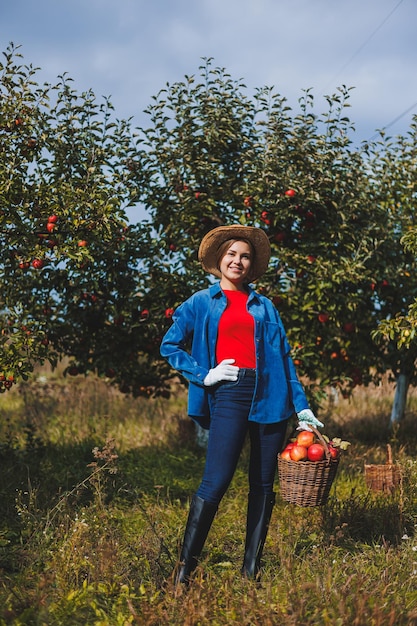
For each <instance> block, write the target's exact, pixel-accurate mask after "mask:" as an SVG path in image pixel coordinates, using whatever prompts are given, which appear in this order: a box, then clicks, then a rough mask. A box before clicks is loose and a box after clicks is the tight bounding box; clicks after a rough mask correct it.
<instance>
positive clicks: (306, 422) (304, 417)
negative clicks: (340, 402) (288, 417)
mask: <svg viewBox="0 0 417 626" xmlns="http://www.w3.org/2000/svg"><path fill="white" fill-rule="evenodd" d="M297 418H298V426H297V430H311V428H310V426H314V427H315V428H319V426H324V424H323V422H320V421H319V420H318V419H317V417H316V416H315V415H314V413H313V411H312V410H311V409H303V410H302V411H300V412H299V413H297Z"/></svg>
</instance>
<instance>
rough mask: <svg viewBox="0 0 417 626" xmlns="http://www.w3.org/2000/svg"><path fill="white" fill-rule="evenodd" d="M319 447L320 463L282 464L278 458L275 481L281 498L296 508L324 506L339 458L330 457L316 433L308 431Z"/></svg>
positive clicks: (322, 440)
mask: <svg viewBox="0 0 417 626" xmlns="http://www.w3.org/2000/svg"><path fill="white" fill-rule="evenodd" d="M312 430H313V432H314V434H315V435H316V436H317V437H318V439H319V440H320V442H321V443H322V444H323V446H324V449H325V452H326V458H325V459H323V461H315V462H313V461H298V462H296V461H286V460H285V459H282V458H281V455H280V454H279V455H278V477H279V485H280V492H281V497H282V498H283V499H284V500H286V501H287V502H291V503H292V504H298V506H320V505H322V504H325V503H326V502H327V499H328V497H329V492H330V489H331V486H332V484H333V481H334V478H335V476H336V472H337V468H338V465H339V457H338V458H336V459H333V458H332V457H331V456H330V452H329V447H328V445H327V443H326V441H325V440H324V439H323V437H322V436H321V434H320V432H319V431H318V430H316V429H315V428H312Z"/></svg>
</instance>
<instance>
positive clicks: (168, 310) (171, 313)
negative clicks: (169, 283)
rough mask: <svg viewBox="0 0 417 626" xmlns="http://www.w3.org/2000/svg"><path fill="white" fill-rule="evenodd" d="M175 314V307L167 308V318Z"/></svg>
mask: <svg viewBox="0 0 417 626" xmlns="http://www.w3.org/2000/svg"><path fill="white" fill-rule="evenodd" d="M173 315H174V309H172V308H168V309H165V317H166V318H167V319H170V318H171V317H172V316H173Z"/></svg>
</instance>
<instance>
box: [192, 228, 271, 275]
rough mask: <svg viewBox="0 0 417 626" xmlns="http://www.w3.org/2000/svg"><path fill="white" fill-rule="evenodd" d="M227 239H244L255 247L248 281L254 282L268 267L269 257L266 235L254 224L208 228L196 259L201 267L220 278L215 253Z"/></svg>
mask: <svg viewBox="0 0 417 626" xmlns="http://www.w3.org/2000/svg"><path fill="white" fill-rule="evenodd" d="M229 239H246V240H247V241H250V243H251V244H252V246H253V247H254V249H255V259H254V262H253V265H252V267H251V270H250V273H249V276H248V282H254V281H256V280H257V279H258V278H260V277H261V276H262V274H264V273H265V272H266V270H267V269H268V263H269V259H270V257H271V244H270V243H269V239H268V235H267V234H266V233H265V231H263V230H262V229H261V228H256V227H255V226H240V225H237V224H236V225H232V226H218V227H217V228H213V230H210V231H209V232H208V233H207V235H205V236H204V237H203V239H202V241H201V243H200V247H199V250H198V259H199V261H200V262H201V264H202V266H203V268H204V269H205V271H206V272H208V273H209V274H213V275H214V276H217V278H221V276H222V275H221V272H220V270H219V268H218V267H217V255H218V250H219V247H220V246H221V245H222V244H223V243H224V242H225V241H228V240H229Z"/></svg>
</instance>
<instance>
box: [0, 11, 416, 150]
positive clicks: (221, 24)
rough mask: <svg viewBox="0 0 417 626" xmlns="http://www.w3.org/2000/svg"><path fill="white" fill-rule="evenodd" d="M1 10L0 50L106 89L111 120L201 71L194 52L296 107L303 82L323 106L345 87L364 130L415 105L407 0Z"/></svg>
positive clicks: (82, 85) (48, 74)
mask: <svg viewBox="0 0 417 626" xmlns="http://www.w3.org/2000/svg"><path fill="white" fill-rule="evenodd" d="M394 9H395V10H394ZM0 12H1V15H0V43H1V47H2V50H5V48H6V46H7V43H8V41H9V40H14V41H15V42H16V43H19V44H22V52H23V54H24V58H25V61H26V62H28V63H33V65H37V66H40V67H41V68H42V76H44V77H45V78H46V80H49V81H50V82H54V79H55V78H56V77H57V76H58V75H59V74H62V73H64V72H67V73H68V74H69V75H70V76H71V77H72V78H74V81H75V83H74V86H75V88H77V89H78V90H79V91H83V90H87V89H89V88H91V89H93V91H94V92H95V93H96V95H97V96H111V99H112V101H113V104H114V106H115V108H116V112H117V114H118V116H119V117H130V116H132V115H133V116H134V117H135V118H136V117H138V118H139V120H140V121H142V120H143V117H142V111H143V109H145V108H146V107H147V106H148V105H149V104H150V102H151V98H152V95H154V94H156V93H157V92H158V91H159V90H160V89H161V88H163V87H164V86H165V85H166V83H167V82H169V83H171V84H172V83H174V82H176V81H178V80H182V79H183V77H184V75H185V74H188V75H190V74H198V73H199V70H198V67H199V65H200V64H201V59H202V58H203V57H213V58H214V64H215V65H216V66H220V67H224V68H225V69H226V70H227V71H228V72H229V73H230V74H231V75H232V77H233V78H235V79H236V80H237V79H240V78H242V79H243V81H244V82H245V84H247V86H248V88H249V89H254V88H255V87H262V86H265V85H268V86H274V87H275V89H276V91H278V92H279V93H280V94H281V95H283V96H285V97H286V98H287V99H288V101H289V103H290V105H291V106H294V107H297V100H298V98H299V97H300V96H301V95H302V90H303V89H306V88H309V87H312V89H313V92H314V94H315V97H316V101H317V103H318V106H319V104H320V103H321V102H323V106H324V101H323V99H322V98H323V94H324V93H333V92H334V91H335V90H336V88H337V86H338V85H341V84H345V85H347V86H354V87H355V89H354V90H353V92H352V97H351V103H352V109H351V110H350V114H351V117H352V119H353V120H355V121H356V123H357V127H358V133H357V134H358V136H359V137H361V138H368V137H369V135H370V134H372V133H373V132H374V130H375V128H378V127H382V126H384V125H386V124H388V123H389V122H391V121H392V120H393V119H394V118H395V117H396V116H398V115H399V114H401V112H403V111H404V110H406V109H407V107H409V106H410V105H411V104H412V103H413V102H414V101H417V90H416V88H415V85H414V67H415V64H416V52H417V50H416V46H415V33H414V30H415V24H416V20H417V3H415V2H411V1H410V0H403V1H402V2H396V1H395V0H367V1H366V2H364V1H363V0H350V1H349V2H335V1H334V0H279V1H278V0H152V2H150V1H149V0H118V2H114V0H88V2H86V1H85V0H72V2H70V3H69V2H65V3H64V2H56V0H37V2H36V3H35V2H34V3H32V2H27V0H14V2H13V3H8V2H6V3H3V6H2V8H1V10H0ZM390 13H391V15H390ZM388 16H389V18H388ZM384 20H385V21H384ZM410 119H411V113H410V114H409V115H408V116H407V117H406V118H404V120H402V121H401V123H398V124H397V125H396V126H395V128H393V130H394V131H395V132H400V129H401V131H404V130H405V129H406V128H407V125H408V124H409V122H410Z"/></svg>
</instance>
